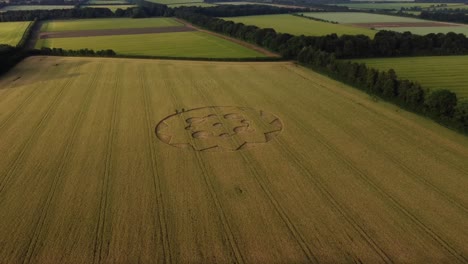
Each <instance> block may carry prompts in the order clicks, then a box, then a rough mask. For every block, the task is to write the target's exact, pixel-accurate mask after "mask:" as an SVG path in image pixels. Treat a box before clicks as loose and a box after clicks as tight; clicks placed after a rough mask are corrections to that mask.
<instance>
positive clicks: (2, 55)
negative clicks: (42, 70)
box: [0, 44, 29, 75]
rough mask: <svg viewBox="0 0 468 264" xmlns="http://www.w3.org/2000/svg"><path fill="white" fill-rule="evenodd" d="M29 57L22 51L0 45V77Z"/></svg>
mask: <svg viewBox="0 0 468 264" xmlns="http://www.w3.org/2000/svg"><path fill="white" fill-rule="evenodd" d="M28 55H29V53H28V52H27V51H24V50H23V49H20V48H16V47H12V46H9V45H3V44H0V62H1V63H0V75H1V74H3V73H5V72H7V71H8V70H10V69H11V68H13V66H15V65H16V64H17V63H18V62H20V61H21V60H23V59H24V58H26V57H27V56H28Z"/></svg>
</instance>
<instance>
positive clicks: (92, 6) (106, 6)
mask: <svg viewBox="0 0 468 264" xmlns="http://www.w3.org/2000/svg"><path fill="white" fill-rule="evenodd" d="M81 7H82V8H85V7H90V8H108V9H110V10H111V11H112V12H115V10H117V9H119V8H120V9H127V8H130V7H136V5H82V6H81Z"/></svg>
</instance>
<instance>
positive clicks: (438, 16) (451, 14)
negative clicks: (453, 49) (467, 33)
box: [419, 9, 468, 24]
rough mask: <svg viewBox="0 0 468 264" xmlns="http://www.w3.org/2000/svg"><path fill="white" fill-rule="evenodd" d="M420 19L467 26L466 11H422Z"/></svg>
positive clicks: (467, 13)
mask: <svg viewBox="0 0 468 264" xmlns="http://www.w3.org/2000/svg"><path fill="white" fill-rule="evenodd" d="M419 17H420V18H422V19H428V20H437V21H444V22H455V23H464V24H468V10H466V9H461V10H459V11H456V10H449V9H448V10H440V11H437V12H429V11H423V12H421V14H420V15H419Z"/></svg>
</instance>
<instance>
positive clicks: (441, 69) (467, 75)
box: [356, 56, 468, 99]
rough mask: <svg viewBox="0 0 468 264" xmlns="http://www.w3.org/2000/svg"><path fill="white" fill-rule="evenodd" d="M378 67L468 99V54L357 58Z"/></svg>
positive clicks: (425, 85)
mask: <svg viewBox="0 0 468 264" xmlns="http://www.w3.org/2000/svg"><path fill="white" fill-rule="evenodd" d="M356 61H362V62H365V63H366V64H367V65H368V66H371V67H374V68H378V69H384V70H387V69H390V68H392V69H394V70H395V71H396V73H397V75H398V76H399V77H401V78H404V79H410V80H415V81H418V82H419V83H421V84H422V85H423V86H424V87H428V88H431V89H442V88H445V89H449V90H452V91H454V92H456V93H457V94H458V96H459V97H462V98H464V99H468V71H467V69H468V56H437V57H409V58H384V59H364V60H356Z"/></svg>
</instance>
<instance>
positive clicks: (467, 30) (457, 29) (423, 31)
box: [377, 26, 468, 36]
mask: <svg viewBox="0 0 468 264" xmlns="http://www.w3.org/2000/svg"><path fill="white" fill-rule="evenodd" d="M377 29H379V30H393V31H397V32H406V31H409V32H411V33H413V34H418V35H427V34H430V33H436V34H437V33H449V32H454V33H461V34H465V35H467V36H468V26H453V27H389V28H385V27H383V28H380V27H379V28H377Z"/></svg>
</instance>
